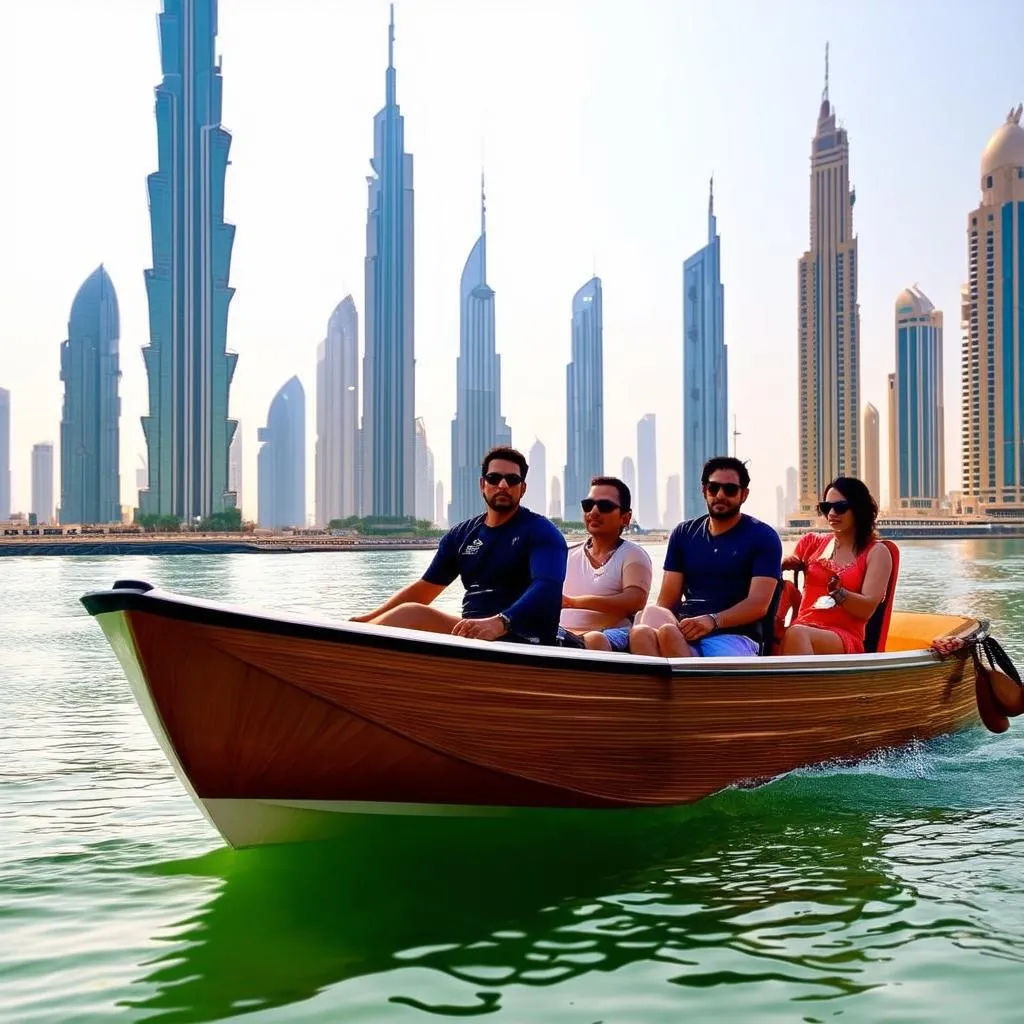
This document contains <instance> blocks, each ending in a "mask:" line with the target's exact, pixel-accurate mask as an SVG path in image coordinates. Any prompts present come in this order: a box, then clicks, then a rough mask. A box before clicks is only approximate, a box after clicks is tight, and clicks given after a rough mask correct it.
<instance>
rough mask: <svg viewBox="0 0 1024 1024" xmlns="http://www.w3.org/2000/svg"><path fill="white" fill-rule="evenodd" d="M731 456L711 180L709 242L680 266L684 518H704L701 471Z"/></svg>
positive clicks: (722, 300)
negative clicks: (718, 458) (710, 461)
mask: <svg viewBox="0 0 1024 1024" xmlns="http://www.w3.org/2000/svg"><path fill="white" fill-rule="evenodd" d="M728 453H729V370H728V353H727V350H726V346H725V289H724V288H723V287H722V241H721V238H720V237H719V235H718V225H717V222H716V220H715V192H714V181H713V180H712V182H711V185H710V188H709V194H708V241H707V245H705V246H704V248H703V249H700V250H699V251H698V252H695V253H694V254H693V255H692V256H691V257H690V258H689V259H688V260H687V261H686V262H685V263H684V264H683V468H684V470H685V480H686V484H685V486H684V488H683V512H684V514H685V516H686V518H687V519H692V518H694V517H695V516H700V515H703V514H704V513H705V512H706V511H707V504H706V503H705V501H704V496H703V494H702V493H701V486H700V471H701V468H702V467H703V465H704V463H705V462H707V460H708V459H710V458H711V457H712V456H713V455H727V454H728Z"/></svg>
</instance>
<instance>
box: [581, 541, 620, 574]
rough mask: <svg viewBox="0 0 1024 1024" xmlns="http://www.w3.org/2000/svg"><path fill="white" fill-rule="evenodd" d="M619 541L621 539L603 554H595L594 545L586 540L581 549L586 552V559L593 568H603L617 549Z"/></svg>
mask: <svg viewBox="0 0 1024 1024" xmlns="http://www.w3.org/2000/svg"><path fill="white" fill-rule="evenodd" d="M621 543H622V541H621V540H620V541H619V542H618V544H616V545H615V547H613V548H612V549H611V551H609V552H608V553H607V554H605V555H595V554H594V545H593V544H592V543H591V542H590V541H589V540H588V541H587V543H586V545H585V546H584V548H583V550H584V551H585V552H586V555H587V560H588V561H589V562H590V564H591V565H592V566H593V567H594V568H595V569H603V568H604V567H605V566H606V565H607V564H608V563H609V562H610V561H611V558H612V555H614V554H615V552H616V551H618V550H619V545H620V544H621Z"/></svg>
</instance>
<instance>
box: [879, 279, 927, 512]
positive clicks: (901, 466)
mask: <svg viewBox="0 0 1024 1024" xmlns="http://www.w3.org/2000/svg"><path fill="white" fill-rule="evenodd" d="M895 335H896V373H895V379H894V382H893V405H894V408H893V410H892V412H893V415H892V417H891V419H890V421H889V429H890V430H891V431H892V435H893V436H892V443H891V444H890V448H889V450H890V452H891V453H893V454H894V455H895V464H894V466H893V467H892V469H890V478H889V479H890V494H889V505H890V507H891V508H892V509H893V510H896V509H907V508H911V509H933V508H938V507H939V505H940V503H941V502H942V499H943V498H944V497H945V496H946V459H945V450H946V446H945V418H944V409H943V407H944V404H945V403H944V401H943V397H942V313H941V312H940V311H939V310H937V309H936V308H935V307H934V306H933V305H932V303H931V301H930V300H929V298H928V296H927V295H925V294H924V292H922V291H921V290H920V289H919V288H917V287H913V288H906V289H904V290H903V291H902V292H900V294H899V296H898V297H897V299H896V330H895ZM865 475H867V474H865ZM865 482H867V481H865ZM869 486H870V484H869ZM876 497H877V493H876Z"/></svg>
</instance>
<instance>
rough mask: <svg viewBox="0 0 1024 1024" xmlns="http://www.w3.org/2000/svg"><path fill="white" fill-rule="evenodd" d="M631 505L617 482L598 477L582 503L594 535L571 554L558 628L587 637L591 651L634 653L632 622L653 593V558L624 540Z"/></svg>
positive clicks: (563, 588) (623, 485) (628, 496)
mask: <svg viewBox="0 0 1024 1024" xmlns="http://www.w3.org/2000/svg"><path fill="white" fill-rule="evenodd" d="M566 497H568V495H566ZM631 500H632V497H631V495H630V493H629V488H628V487H627V486H626V485H625V484H624V483H623V482H622V481H621V480H619V479H618V478H617V477H614V476H595V477H594V479H593V480H591V481H590V493H589V494H588V495H587V497H585V498H584V499H583V500H582V501H581V502H580V505H581V506H582V508H583V521H584V523H585V524H586V527H587V533H588V534H590V536H589V537H588V538H587V540H586V542H585V543H583V544H578V545H576V546H575V547H573V548H570V549H569V563H568V566H567V568H566V572H565V583H564V584H563V585H562V616H561V618H560V619H559V626H560V627H561V630H560V632H565V631H568V632H571V633H574V634H576V635H582V637H583V643H584V646H586V647H587V648H589V649H590V650H592V651H628V650H629V629H630V626H632V624H633V617H634V616H635V615H636V613H637V612H638V611H640V609H641V608H643V607H644V605H645V604H647V595H648V594H649V593H650V590H651V559H650V557H649V556H648V554H647V552H646V551H644V549H643V548H642V547H640V545H639V544H634V543H632V541H628V540H624V539H623V537H622V532H623V531H624V530H625V529H626V527H627V526H629V523H630V520H631V519H632V516H633V514H632V511H631V509H630V504H631Z"/></svg>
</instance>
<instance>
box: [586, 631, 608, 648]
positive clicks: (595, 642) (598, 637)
mask: <svg viewBox="0 0 1024 1024" xmlns="http://www.w3.org/2000/svg"><path fill="white" fill-rule="evenodd" d="M583 646H584V647H586V649H587V650H588V651H611V649H612V645H611V644H610V643H609V642H608V637H606V636H605V635H604V633H602V632H601V631H600V630H599V629H591V630H589V631H588V632H586V633H584V634H583Z"/></svg>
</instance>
